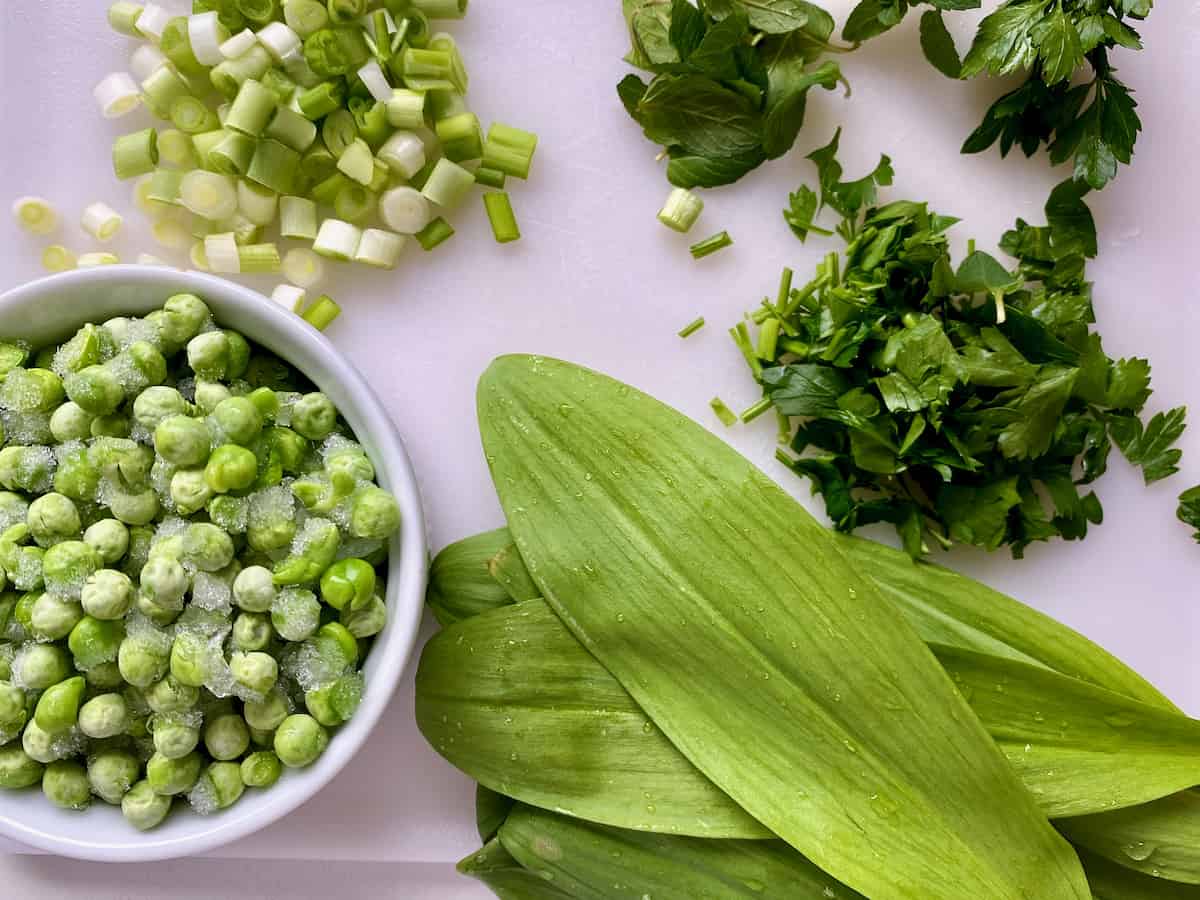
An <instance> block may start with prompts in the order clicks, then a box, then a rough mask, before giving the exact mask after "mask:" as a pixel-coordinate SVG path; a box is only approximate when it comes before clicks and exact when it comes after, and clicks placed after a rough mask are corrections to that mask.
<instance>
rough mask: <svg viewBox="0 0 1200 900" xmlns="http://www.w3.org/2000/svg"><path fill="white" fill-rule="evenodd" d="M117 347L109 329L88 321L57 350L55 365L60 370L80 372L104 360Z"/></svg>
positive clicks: (56, 369)
mask: <svg viewBox="0 0 1200 900" xmlns="http://www.w3.org/2000/svg"><path fill="white" fill-rule="evenodd" d="M115 349H116V342H115V341H114V340H113V339H112V335H111V334H109V333H108V331H106V330H105V329H103V328H98V327H97V326H95V325H92V324H91V323H88V324H86V325H84V326H83V327H82V328H80V329H79V330H78V331H77V332H75V334H74V335H72V337H71V339H70V340H69V341H67V342H66V343H65V344H63V345H62V346H61V347H59V348H58V350H57V351H55V353H54V363H53V367H54V369H55V371H58V372H78V371H79V370H80V369H84V368H87V367H88V366H94V365H96V364H97V363H100V362H103V361H104V360H105V359H106V358H108V357H109V356H111V355H112V354H113V352H115Z"/></svg>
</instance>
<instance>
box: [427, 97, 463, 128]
mask: <svg viewBox="0 0 1200 900" xmlns="http://www.w3.org/2000/svg"><path fill="white" fill-rule="evenodd" d="M428 93H429V114H430V115H431V116H432V117H433V120H434V121H435V122H440V121H441V120H442V119H449V118H451V117H452V116H461V115H462V114H463V113H466V112H470V110H469V109H467V101H466V100H465V99H464V98H463V95H462V94H460V93H459V92H458V91H429V92H428Z"/></svg>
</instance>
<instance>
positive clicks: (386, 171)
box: [366, 157, 393, 195]
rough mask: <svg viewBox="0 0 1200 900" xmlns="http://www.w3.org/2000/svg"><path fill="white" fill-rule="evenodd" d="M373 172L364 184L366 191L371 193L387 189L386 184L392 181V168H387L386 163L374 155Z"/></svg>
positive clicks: (379, 192) (378, 192)
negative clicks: (368, 180)
mask: <svg viewBox="0 0 1200 900" xmlns="http://www.w3.org/2000/svg"><path fill="white" fill-rule="evenodd" d="M374 166H375V174H374V175H372V176H371V180H370V182H369V183H368V184H367V185H366V188H367V190H368V191H370V192H371V193H372V194H376V195H378V194H381V193H382V192H383V191H384V190H386V189H387V186H388V185H389V184H391V183H392V181H393V176H392V170H391V169H390V168H388V165H387V163H385V162H384V161H383V160H381V159H380V158H379V157H375V161H374Z"/></svg>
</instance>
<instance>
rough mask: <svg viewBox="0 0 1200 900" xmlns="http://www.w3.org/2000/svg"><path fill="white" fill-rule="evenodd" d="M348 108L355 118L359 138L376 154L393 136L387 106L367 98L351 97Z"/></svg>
mask: <svg viewBox="0 0 1200 900" xmlns="http://www.w3.org/2000/svg"><path fill="white" fill-rule="evenodd" d="M347 106H348V108H349V110H350V114H351V115H352V116H354V127H355V128H356V129H358V136H359V137H360V138H362V139H363V140H364V141H366V142H367V146H368V147H370V148H371V152H372V153H374V152H376V151H377V150H378V149H379V148H380V147H382V146H383V143H384V141H386V140H387V139H388V138H389V137H390V136H391V134H392V126H391V125H390V124H389V123H388V113H387V104H385V103H382V102H380V101H378V100H374V99H371V98H367V97H351V98H350V102H349V103H348V104H347Z"/></svg>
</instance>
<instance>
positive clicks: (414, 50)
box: [399, 47, 458, 91]
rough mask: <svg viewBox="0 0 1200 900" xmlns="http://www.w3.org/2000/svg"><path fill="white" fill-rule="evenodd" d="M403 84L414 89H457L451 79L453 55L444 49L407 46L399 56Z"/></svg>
mask: <svg viewBox="0 0 1200 900" xmlns="http://www.w3.org/2000/svg"><path fill="white" fill-rule="evenodd" d="M399 59H400V71H401V73H402V75H403V78H404V83H405V86H406V87H408V88H412V89H414V90H443V91H453V90H458V85H456V84H455V83H454V81H453V80H452V77H453V73H454V57H453V56H452V55H451V54H450V53H448V52H446V51H444V50H422V49H420V48H418V47H408V48H407V49H406V50H405V51H404V52H403V53H402V54H401V55H400V57H399Z"/></svg>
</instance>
